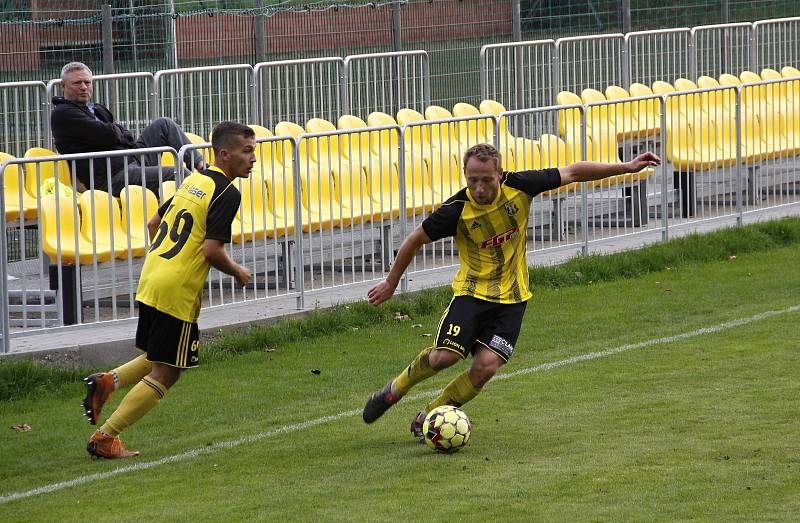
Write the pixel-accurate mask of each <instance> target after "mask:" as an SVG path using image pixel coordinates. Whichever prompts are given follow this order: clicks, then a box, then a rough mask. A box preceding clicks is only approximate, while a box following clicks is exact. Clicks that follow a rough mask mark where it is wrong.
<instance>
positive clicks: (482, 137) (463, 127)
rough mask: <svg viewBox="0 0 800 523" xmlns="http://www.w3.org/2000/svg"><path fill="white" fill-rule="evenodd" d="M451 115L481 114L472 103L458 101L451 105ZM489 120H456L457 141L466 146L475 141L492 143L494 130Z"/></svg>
mask: <svg viewBox="0 0 800 523" xmlns="http://www.w3.org/2000/svg"><path fill="white" fill-rule="evenodd" d="M453 116H455V117H467V116H481V112H480V111H479V110H478V108H477V107H475V106H474V105H472V104H468V103H465V102H459V103H457V104H455V105H454V106H453ZM492 127H493V125H492V122H491V121H489V120H467V121H463V122H458V124H457V128H458V141H459V142H461V143H462V144H464V145H466V146H468V147H469V146H472V145H475V144H477V143H488V144H493V143H494V132H493V131H494V130H493V129H492Z"/></svg>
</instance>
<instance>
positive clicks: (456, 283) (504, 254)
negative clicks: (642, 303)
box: [363, 144, 661, 438]
mask: <svg viewBox="0 0 800 523" xmlns="http://www.w3.org/2000/svg"><path fill="white" fill-rule="evenodd" d="M660 161H661V160H660V159H659V158H658V156H656V155H654V154H652V153H649V152H648V153H644V154H642V155H639V156H638V157H636V158H635V159H634V160H633V161H631V162H628V163H621V164H607V163H597V162H577V163H574V164H571V165H569V166H567V167H563V168H558V169H545V170H542V171H524V172H516V173H515V172H506V173H504V172H503V171H502V169H501V168H500V163H501V162H500V153H499V152H498V151H497V149H495V148H494V147H493V146H491V145H488V144H479V145H475V146H473V147H470V148H469V149H468V150H467V151H466V153H465V154H464V175H465V177H466V182H467V186H466V187H465V188H464V189H462V190H460V191H459V192H457V193H456V194H455V195H454V196H452V197H451V198H450V199H448V200H447V201H446V202H444V204H443V205H442V206H441V207H439V208H438V209H437V210H436V211H435V212H433V213H432V214H430V215H429V216H428V217H427V218H426V219H425V220H424V221H423V222H422V224H421V225H420V226H419V227H417V228H416V229H415V230H414V231H413V232H412V233H411V234H410V235H409V236H408V237H407V238H406V239H405V241H404V242H403V244H402V245H401V246H400V250H399V251H398V253H397V257H396V259H395V261H394V264H393V265H392V268H391V270H390V271H389V275H388V276H387V277H386V279H385V280H384V281H382V282H381V283H379V284H378V285H376V286H375V287H373V288H372V289H370V290H369V292H368V294H367V296H368V298H369V301H370V303H372V304H373V305H378V304H380V303H383V302H384V301H386V300H388V299H389V298H390V297H391V296H392V295H393V294H394V291H395V289H396V288H397V284H398V283H399V282H400V277H401V276H402V275H403V273H404V272H405V270H406V269H407V268H408V265H409V264H410V263H411V260H413V259H414V256H415V255H416V253H417V251H418V250H419V249H420V247H422V246H423V245H424V244H426V243H430V242H432V241H436V240H438V239H440V238H444V237H447V236H454V237H455V242H456V245H457V247H458V257H459V261H460V265H461V266H460V268H459V271H458V273H457V274H456V277H455V279H454V280H453V299H452V300H451V301H450V305H449V306H448V307H447V309H446V310H445V311H444V315H443V316H442V319H441V321H440V323H439V331H438V334H437V336H436V339H435V342H434V344H433V346H431V347H427V348H425V349H424V350H423V351H422V352H420V353H419V354H418V355H417V356H416V358H414V360H413V361H412V362H411V364H410V365H409V366H408V367H406V368H405V369H404V370H403V371H402V372H401V373H400V374H399V375H398V376H397V377H396V378H394V379H392V380H390V381H389V382H388V383H387V384H386V385H385V386H384V387H383V388H382V389H381V390H379V391H377V392H375V393H373V394H372V395H371V396H370V397H369V399H368V400H367V403H366V405H365V406H364V412H363V418H364V421H365V422H366V423H372V422H374V421H375V420H377V419H378V418H379V417H381V416H382V415H383V413H384V412H386V411H387V410H388V409H389V407H391V406H392V405H394V404H395V403H397V402H398V401H399V400H400V398H402V397H403V396H405V395H406V394H407V393H408V391H409V390H410V389H411V387H413V386H414V385H416V384H417V383H420V382H421V381H423V380H425V379H427V378H430V377H431V376H433V375H434V374H436V373H437V372H439V371H440V370H442V369H445V368H447V367H450V366H451V365H453V364H454V363H456V362H457V361H458V360H460V359H464V358H466V357H467V355H468V354H472V364H471V365H470V367H469V369H467V370H466V371H464V372H463V373H461V374H459V375H458V376H457V377H456V378H455V379H454V380H453V381H451V382H450V384H449V385H447V387H445V389H444V390H443V391H442V393H441V394H440V395H439V396H438V397H437V398H435V399H434V400H433V401H431V402H430V403H428V404H427V405H426V406H425V409H424V410H422V411H420V412H419V413H418V414H417V415H416V416H415V417H414V419H413V420H412V422H411V432H412V434H414V436H415V437H418V438H421V437H422V422H423V421H424V420H425V416H426V414H427V413H428V412H430V411H431V410H432V409H434V408H436V407H439V406H441V405H453V406H455V407H460V406H461V405H463V404H465V403H467V402H468V401H470V400H471V399H473V398H474V397H475V396H477V395H478V394H480V392H481V390H482V389H483V387H484V385H486V383H487V382H488V381H489V380H490V379H491V378H492V377H493V376H494V375H495V373H496V372H497V370H498V369H499V368H500V367H501V366H502V365H503V364H505V363H506V362H508V360H509V358H510V357H511V354H512V353H513V351H514V346H515V344H516V343H517V337H518V336H519V331H520V327H521V325H522V317H523V315H524V313H525V306H526V302H527V300H528V299H529V298H530V297H531V292H530V290H529V289H528V264H527V261H526V256H525V243H526V230H527V226H528V214H529V210H530V205H531V201H532V199H533V197H534V196H536V195H537V194H539V193H541V192H544V191H548V190H551V189H555V188H557V187H560V186H562V185H566V184H569V183H572V182H584V181H591V180H599V179H601V178H606V177H608V176H614V175H619V174H625V173H633V172H639V171H641V170H642V169H644V168H645V167H648V166H651V165H658V164H659V163H660Z"/></svg>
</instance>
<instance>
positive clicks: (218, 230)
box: [206, 184, 242, 243]
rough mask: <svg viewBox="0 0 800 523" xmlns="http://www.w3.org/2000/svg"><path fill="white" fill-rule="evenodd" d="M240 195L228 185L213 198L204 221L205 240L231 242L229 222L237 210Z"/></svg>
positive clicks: (234, 188)
mask: <svg viewBox="0 0 800 523" xmlns="http://www.w3.org/2000/svg"><path fill="white" fill-rule="evenodd" d="M241 199H242V197H241V195H240V194H239V191H238V190H236V187H234V186H233V185H230V184H229V185H228V186H227V187H225V188H224V189H223V190H222V192H221V194H220V195H219V196H218V197H216V198H214V199H213V200H212V202H211V206H210V207H209V208H208V218H207V219H206V240H219V241H221V242H223V243H230V241H231V222H233V217H234V216H236V212H237V211H238V210H239V203H240V202H241Z"/></svg>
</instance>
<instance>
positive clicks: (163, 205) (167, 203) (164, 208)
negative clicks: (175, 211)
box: [158, 196, 172, 218]
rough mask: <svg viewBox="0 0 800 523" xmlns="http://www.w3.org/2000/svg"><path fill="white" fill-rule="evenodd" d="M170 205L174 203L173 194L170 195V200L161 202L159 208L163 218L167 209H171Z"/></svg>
mask: <svg viewBox="0 0 800 523" xmlns="http://www.w3.org/2000/svg"><path fill="white" fill-rule="evenodd" d="M170 205H172V197H171V196H170V198H169V200H167V201H165V202H164V203H163V204H161V207H159V208H158V215H159V216H161V217H162V218H163V217H164V215H165V214H167V209H169V206H170Z"/></svg>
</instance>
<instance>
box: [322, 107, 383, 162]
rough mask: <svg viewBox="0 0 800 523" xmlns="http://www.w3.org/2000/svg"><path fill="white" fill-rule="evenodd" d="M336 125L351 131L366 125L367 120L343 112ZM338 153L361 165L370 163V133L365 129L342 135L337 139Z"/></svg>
mask: <svg viewBox="0 0 800 523" xmlns="http://www.w3.org/2000/svg"><path fill="white" fill-rule="evenodd" d="M336 127H337V128H338V129H340V130H349V131H353V130H357V129H363V128H365V127H367V122H365V121H364V120H362V119H361V118H359V117H358V116H353V115H352V114H345V115H343V116H340V117H339V120H338V121H337V123H336ZM339 153H340V154H341V155H342V156H344V157H345V158H349V159H351V160H353V161H357V162H359V163H360V164H361V165H368V164H369V163H370V133H369V132H367V131H365V132H359V133H351V134H344V135H342V136H341V138H340V140H339ZM393 160H394V159H393ZM385 161H389V159H388V158H387V159H385Z"/></svg>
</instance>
